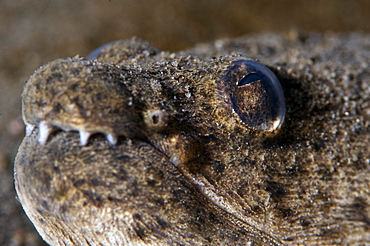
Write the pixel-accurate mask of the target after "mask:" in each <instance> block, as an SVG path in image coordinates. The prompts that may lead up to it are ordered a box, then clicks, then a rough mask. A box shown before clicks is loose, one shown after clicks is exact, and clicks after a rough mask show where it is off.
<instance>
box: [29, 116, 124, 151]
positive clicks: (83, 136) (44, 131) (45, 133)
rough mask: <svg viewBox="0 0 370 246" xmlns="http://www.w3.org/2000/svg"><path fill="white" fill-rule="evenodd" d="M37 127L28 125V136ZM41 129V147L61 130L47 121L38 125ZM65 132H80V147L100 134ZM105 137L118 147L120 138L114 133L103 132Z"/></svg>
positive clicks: (81, 131)
mask: <svg viewBox="0 0 370 246" xmlns="http://www.w3.org/2000/svg"><path fill="white" fill-rule="evenodd" d="M34 128H35V125H32V124H28V123H27V124H26V135H27V136H29V135H31V133H32V131H33V130H34ZM38 128H39V138H38V141H39V143H40V144H41V145H45V144H46V142H47V140H48V138H49V136H50V134H51V133H53V132H54V131H56V130H58V129H60V128H58V127H56V126H53V125H52V124H50V123H48V122H46V121H41V122H40V123H39V125H38ZM62 130H64V131H78V132H79V134H80V145H81V146H85V145H86V144H87V143H88V140H89V138H90V136H91V135H92V134H95V133H98V132H88V131H85V130H81V129H62ZM103 134H104V135H105V137H106V138H107V140H108V142H109V143H110V144H112V145H116V144H117V141H118V136H117V135H116V134H114V133H106V132H103Z"/></svg>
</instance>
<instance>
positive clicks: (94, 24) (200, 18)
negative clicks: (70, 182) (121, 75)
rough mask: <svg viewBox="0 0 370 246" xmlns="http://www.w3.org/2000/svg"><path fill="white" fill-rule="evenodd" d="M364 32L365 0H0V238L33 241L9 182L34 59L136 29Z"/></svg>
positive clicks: (169, 33) (189, 39) (191, 34)
mask: <svg viewBox="0 0 370 246" xmlns="http://www.w3.org/2000/svg"><path fill="white" fill-rule="evenodd" d="M294 31H314V32H361V33H369V32H370V1H368V0H362V1H361V0H357V1H356V0H347V1H338V0H313V1H306V0H274V1H271V0H270V1H268V0H258V1H256V0H254V1H242V0H232V1H230V0H195V1H190V0H189V1H186V0H145V1H144V0H121V1H118V0H115V1H114V0H112V1H108V0H100V1H97V0H85V1H82V0H63V1H57V0H49V1H47V0H35V1H26V0H0V88H1V89H0V187H1V190H0V245H40V244H42V240H41V239H40V238H39V236H38V235H37V233H36V232H35V230H34V229H33V226H32V225H31V223H30V222H29V221H28V219H27V217H26V216H25V215H24V212H23V210H22V209H21V207H20V205H19V203H18V202H17V200H16V194H15V191H14V188H13V186H14V185H13V173H12V172H13V171H12V169H13V161H14V157H15V154H16V151H17V148H18V146H19V144H20V141H21V139H22V137H23V135H24V129H23V123H22V120H21V118H20V114H21V104H20V102H21V100H20V94H21V92H22V87H23V84H24V82H25V81H26V80H27V78H28V77H29V76H30V75H31V74H32V73H33V71H34V70H35V69H36V68H38V67H39V66H40V65H42V64H44V63H46V62H48V61H51V60H54V59H56V58H61V57H68V56H74V55H76V54H80V55H82V56H85V55H87V54H88V53H89V52H90V51H91V50H93V49H95V48H96V47H98V46H100V45H102V44H104V43H107V42H110V41H113V40H117V39H127V38H130V37H132V36H139V37H141V38H143V39H146V40H148V41H150V42H151V43H152V44H154V45H155V46H157V47H158V48H160V49H162V50H169V51H178V50H183V49H186V48H188V47H191V46H193V45H194V44H196V43H199V42H209V41H214V40H216V39H218V38H225V37H229V38H232V37H237V36H241V35H248V34H250V35H252V34H255V33H261V32H276V33H286V34H289V33H291V32H294Z"/></svg>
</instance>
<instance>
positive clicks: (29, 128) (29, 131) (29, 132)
mask: <svg viewBox="0 0 370 246" xmlns="http://www.w3.org/2000/svg"><path fill="white" fill-rule="evenodd" d="M33 129H35V126H34V125H31V124H28V123H26V136H29V135H31V133H32V131H33Z"/></svg>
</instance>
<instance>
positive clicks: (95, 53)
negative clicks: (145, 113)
mask: <svg viewBox="0 0 370 246" xmlns="http://www.w3.org/2000/svg"><path fill="white" fill-rule="evenodd" d="M117 42H119V41H113V42H110V43H107V44H104V45H102V46H100V47H99V48H97V49H95V50H93V51H92V52H91V53H90V54H89V55H87V57H86V59H87V60H94V59H97V58H98V56H99V55H100V53H102V51H103V50H104V49H105V48H108V47H109V46H112V45H114V44H115V43H117Z"/></svg>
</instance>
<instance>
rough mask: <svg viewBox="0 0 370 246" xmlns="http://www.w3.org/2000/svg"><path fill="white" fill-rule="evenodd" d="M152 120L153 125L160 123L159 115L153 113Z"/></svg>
mask: <svg viewBox="0 0 370 246" xmlns="http://www.w3.org/2000/svg"><path fill="white" fill-rule="evenodd" d="M152 122H153V124H154V125H158V124H159V123H160V121H159V116H158V115H153V116H152Z"/></svg>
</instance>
